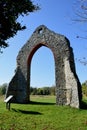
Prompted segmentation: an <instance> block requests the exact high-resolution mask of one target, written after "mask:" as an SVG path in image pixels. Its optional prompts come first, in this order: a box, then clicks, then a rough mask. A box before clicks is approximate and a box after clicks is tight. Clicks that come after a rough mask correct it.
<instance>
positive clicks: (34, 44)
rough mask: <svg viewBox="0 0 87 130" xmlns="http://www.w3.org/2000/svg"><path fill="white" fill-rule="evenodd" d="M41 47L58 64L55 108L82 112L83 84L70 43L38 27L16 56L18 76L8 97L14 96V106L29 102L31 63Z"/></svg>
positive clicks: (56, 66)
mask: <svg viewBox="0 0 87 130" xmlns="http://www.w3.org/2000/svg"><path fill="white" fill-rule="evenodd" d="M41 46H46V47H48V48H50V49H51V51H52V52H53V55H54V61H55V78H56V79H55V81H56V104H57V105H70V106H72V107H76V108H79V107H80V104H81V99H82V95H81V84H80V82H79V79H78V76H77V74H76V70H75V63H74V56H73V50H72V48H71V47H70V43H69V40H68V39H67V38H66V37H65V36H63V35H60V34H57V33H55V32H53V31H51V30H49V29H48V28H47V27H46V26H44V25H41V26H39V27H38V28H37V29H36V30H35V31H34V33H33V34H32V36H31V37H30V39H29V41H27V43H26V44H25V45H24V46H23V47H22V48H21V50H20V51H19V54H18V56H17V68H16V73H15V75H14V77H13V78H12V80H11V81H10V83H9V86H8V89H7V93H6V97H8V96H9V95H14V98H13V102H19V103H28V102H29V101H30V70H31V69H30V68H31V60H32V57H33V55H34V53H35V52H36V50H37V49H39V48H40V47H41Z"/></svg>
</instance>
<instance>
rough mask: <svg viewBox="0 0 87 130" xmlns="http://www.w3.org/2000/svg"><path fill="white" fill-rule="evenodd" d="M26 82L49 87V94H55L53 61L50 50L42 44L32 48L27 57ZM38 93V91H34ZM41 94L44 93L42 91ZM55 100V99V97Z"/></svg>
mask: <svg viewBox="0 0 87 130" xmlns="http://www.w3.org/2000/svg"><path fill="white" fill-rule="evenodd" d="M27 66H28V71H27V82H28V87H29V92H30V91H31V90H30V87H33V88H37V90H38V88H44V87H48V88H49V95H52V94H53V95H54V94H55V90H54V89H55V84H56V83H55V62H54V54H53V52H52V50H51V49H50V48H49V47H48V46H45V45H44V44H38V45H37V46H35V47H34V48H33V50H32V51H31V53H30V55H29V57H28V63H27ZM51 88H52V89H51ZM36 93H37V94H38V95H40V93H38V92H36ZM41 94H42V95H45V94H46V93H44V92H42V93H41ZM55 100H56V99H55Z"/></svg>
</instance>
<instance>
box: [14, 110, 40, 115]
mask: <svg viewBox="0 0 87 130" xmlns="http://www.w3.org/2000/svg"><path fill="white" fill-rule="evenodd" d="M12 111H14V112H18V113H23V114H32V115H42V113H40V112H36V111H25V110H20V109H14V108H12Z"/></svg>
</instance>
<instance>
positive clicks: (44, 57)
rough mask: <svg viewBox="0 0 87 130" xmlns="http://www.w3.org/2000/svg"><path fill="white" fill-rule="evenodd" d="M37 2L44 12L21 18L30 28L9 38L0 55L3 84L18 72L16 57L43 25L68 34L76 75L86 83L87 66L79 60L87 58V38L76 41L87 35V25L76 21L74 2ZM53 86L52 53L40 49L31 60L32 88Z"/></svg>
mask: <svg viewBox="0 0 87 130" xmlns="http://www.w3.org/2000/svg"><path fill="white" fill-rule="evenodd" d="M34 3H35V4H36V3H38V4H39V5H40V7H41V10H39V11H37V12H34V13H31V14H30V15H29V16H27V17H23V18H22V17H20V18H19V19H18V21H20V22H21V23H22V24H23V25H26V26H27V29H26V30H24V31H21V32H18V33H17V35H16V36H15V37H14V38H10V39H9V40H8V42H9V47H8V48H6V49H4V50H3V54H0V84H3V83H9V82H10V80H11V79H12V77H13V75H14V70H15V69H16V57H17V55H18V52H19V50H20V49H21V47H22V46H23V45H24V44H25V43H26V42H27V40H28V39H29V38H30V36H31V35H32V33H33V32H34V30H35V29H36V28H37V27H38V26H40V25H42V24H44V25H45V26H47V27H48V28H49V29H50V30H53V31H54V32H56V33H59V34H62V35H65V36H66V37H67V38H68V39H69V40H70V44H71V47H72V48H73V52H74V57H75V65H76V72H77V75H78V77H79V80H80V82H81V83H82V82H84V81H85V80H87V65H86V66H84V65H83V64H81V63H80V62H79V61H78V60H76V58H77V59H80V58H81V59H82V58H83V57H87V39H82V38H76V36H77V35H80V36H86V31H87V30H85V29H87V24H83V23H76V22H74V21H73V18H74V9H73V5H74V0H47V1H46V0H34ZM86 60H87V58H86ZM52 85H55V66H54V58H53V54H52V52H51V50H50V49H49V48H46V47H41V48H40V49H38V51H37V52H36V53H35V54H34V56H33V58H32V64H31V86H33V87H42V86H52Z"/></svg>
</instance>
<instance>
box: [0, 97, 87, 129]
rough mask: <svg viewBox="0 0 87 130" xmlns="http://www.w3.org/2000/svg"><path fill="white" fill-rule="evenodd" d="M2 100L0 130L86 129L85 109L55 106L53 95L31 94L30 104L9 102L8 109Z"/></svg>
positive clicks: (86, 114)
mask: <svg viewBox="0 0 87 130" xmlns="http://www.w3.org/2000/svg"><path fill="white" fill-rule="evenodd" d="M3 100H4V98H3V97H2V96H1V97H0V130H87V110H86V109H75V108H71V107H69V106H56V105H55V97H54V96H31V101H32V102H31V104H11V110H10V111H8V110H7V109H6V107H5V103H4V102H3ZM85 101H87V99H85Z"/></svg>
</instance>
